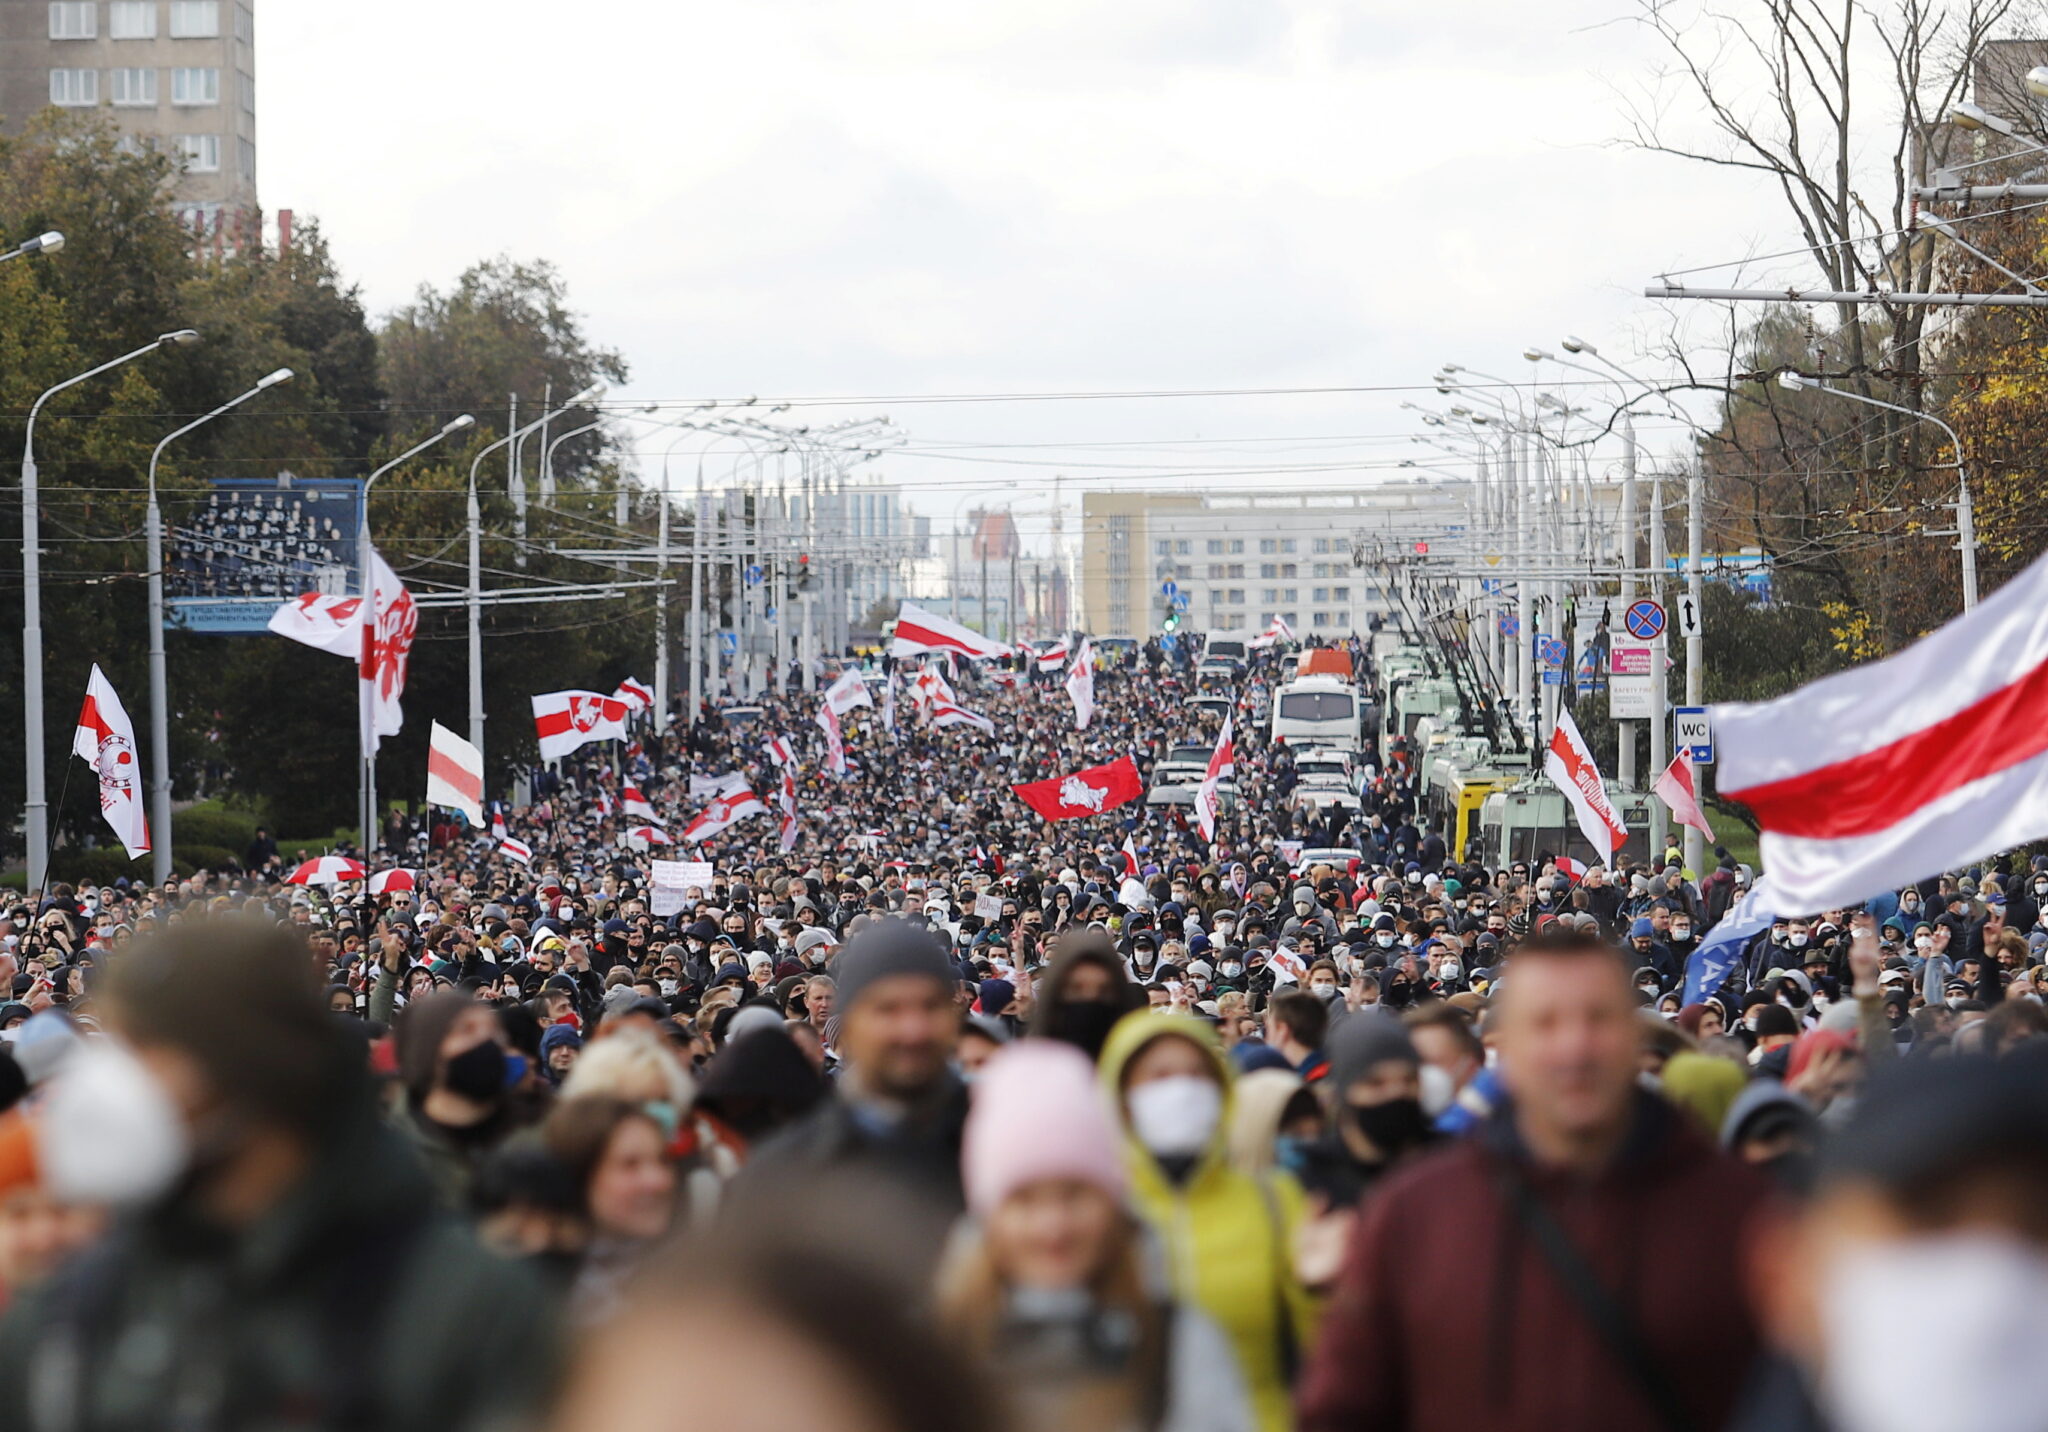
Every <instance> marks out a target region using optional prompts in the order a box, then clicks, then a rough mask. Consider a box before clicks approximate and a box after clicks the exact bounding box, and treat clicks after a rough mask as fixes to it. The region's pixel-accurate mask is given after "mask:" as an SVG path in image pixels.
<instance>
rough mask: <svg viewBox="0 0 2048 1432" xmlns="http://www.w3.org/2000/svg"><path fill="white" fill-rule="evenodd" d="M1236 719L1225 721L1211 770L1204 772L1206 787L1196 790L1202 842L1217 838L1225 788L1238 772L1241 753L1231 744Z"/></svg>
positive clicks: (1210, 754)
mask: <svg viewBox="0 0 2048 1432" xmlns="http://www.w3.org/2000/svg"><path fill="white" fill-rule="evenodd" d="M1234 719H1235V718H1234V717H1230V716H1225V717H1224V718H1223V729H1222V730H1221V731H1218V732H1217V733H1216V747H1215V749H1214V750H1212V751H1210V752H1209V767H1208V769H1207V770H1205V771H1204V772H1202V783H1201V785H1199V786H1197V787H1195V821H1196V823H1197V824H1198V825H1200V826H1201V827H1202V839H1204V840H1214V839H1215V838H1216V811H1217V808H1218V807H1219V806H1220V805H1221V804H1222V800H1223V797H1222V793H1221V788H1222V785H1223V782H1224V781H1226V780H1228V779H1229V778H1230V774H1231V772H1232V771H1235V770H1236V769H1237V749H1236V747H1235V746H1233V745H1232V744H1231V740H1230V728H1231V723H1232V721H1233V720H1234Z"/></svg>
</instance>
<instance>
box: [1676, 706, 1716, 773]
mask: <svg viewBox="0 0 2048 1432" xmlns="http://www.w3.org/2000/svg"><path fill="white" fill-rule="evenodd" d="M1671 736H1672V741H1673V743H1674V744H1675V745H1676V746H1677V748H1678V749H1679V751H1681V752H1683V753H1684V754H1686V755H1689V756H1691V757H1692V763H1693V764H1694V765H1695V766H1711V765H1713V764H1714V727H1713V722H1712V721H1711V720H1710V719H1709V717H1708V716H1707V708H1706V707H1704V706H1674V707H1672V708H1671Z"/></svg>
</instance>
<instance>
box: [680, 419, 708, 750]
mask: <svg viewBox="0 0 2048 1432" xmlns="http://www.w3.org/2000/svg"><path fill="white" fill-rule="evenodd" d="M709 514H710V508H709V507H708V506H707V504H706V503H705V501H704V459H703V458H701V457H700V458H698V459H697V521H696V523H695V525H694V526H692V527H691V529H690V710H689V719H688V720H687V721H685V723H684V729H685V730H688V729H689V728H690V727H692V726H695V725H696V724H697V713H698V712H700V711H702V710H703V709H704V656H705V652H704V629H705V625H706V623H705V621H704V534H705V533H706V532H707V531H709V530H710V526H711V523H710V521H709Z"/></svg>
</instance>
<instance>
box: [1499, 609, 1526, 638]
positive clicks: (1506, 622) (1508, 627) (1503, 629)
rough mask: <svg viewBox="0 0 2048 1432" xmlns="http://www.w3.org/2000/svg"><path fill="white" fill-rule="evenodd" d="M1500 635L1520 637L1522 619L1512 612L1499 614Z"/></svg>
mask: <svg viewBox="0 0 2048 1432" xmlns="http://www.w3.org/2000/svg"><path fill="white" fill-rule="evenodd" d="M1500 634H1501V635H1502V636H1520V635H1521V634H1522V619H1521V618H1520V617H1518V616H1516V615H1515V614H1514V613H1513V612H1502V613H1501V614H1500Z"/></svg>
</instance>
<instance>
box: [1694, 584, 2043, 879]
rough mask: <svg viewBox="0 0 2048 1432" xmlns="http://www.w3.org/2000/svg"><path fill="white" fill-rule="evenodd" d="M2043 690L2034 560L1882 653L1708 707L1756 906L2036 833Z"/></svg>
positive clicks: (1950, 866) (1977, 852) (1941, 864)
mask: <svg viewBox="0 0 2048 1432" xmlns="http://www.w3.org/2000/svg"><path fill="white" fill-rule="evenodd" d="M2044 697H2048V560H2036V561H2035V562H2034V563H2033V565H2031V566H2029V567H2028V568H2027V569H2026V570H2025V571H2023V572H2021V573H2020V574H2019V575H2018V576H2016V577H2014V578H2013V579H2012V580H2011V581H2009V582H2007V583H2006V584H2005V585H2004V586H2003V587H2000V588H1999V589H1998V590H1997V591H1996V592H1994V593H1992V594H1991V595H1990V596H1989V597H1987V598H1985V599H1984V600H1983V601H1982V602H1980V603H1979V604H1978V605H1977V606H1975V607H1974V608H1972V609H1971V610H1969V611H1967V612H1965V613H1963V614H1962V615H1961V616H1960V617H1958V618H1956V619H1955V620H1954V621H1952V622H1950V623H1948V625H1946V626H1944V627H1941V628H1940V629H1938V630H1936V631H1934V632H1931V633H1930V634H1928V635H1927V636H1925V637H1922V638H1921V639H1920V640H1919V641H1917V642H1915V643H1914V644H1913V645H1911V646H1909V647H1907V648H1906V649H1905V650H1904V651H1901V652H1899V653H1897V654H1896V655H1894V656H1890V657H1887V658H1886V659H1885V660H1883V661H1880V662H1875V663H1873V664H1871V665H1869V666H1859V667H1855V668H1852V669H1851V670H1848V671H1842V672H1837V673H1836V674H1835V675H1833V676H1828V677H1824V678H1822V679H1821V680H1819V681H1816V682H1814V683H1812V684H1811V685H1809V686H1803V687H1801V688H1800V689H1799V690H1797V691H1794V692H1793V693H1792V694H1790V695H1789V696H1781V697H1779V698H1778V699H1777V700H1775V701H1767V702H1763V703H1761V704H1757V705H1728V706H1717V707H1715V708H1714V711H1713V719H1714V733H1715V749H1716V753H1717V755H1718V759H1719V760H1720V766H1719V768H1718V769H1717V771H1716V772H1715V777H1716V781H1715V783H1716V785H1717V787H1718V788H1719V790H1720V793H1721V794H1722V795H1723V796H1725V797H1727V798H1728V799H1730V800H1735V801H1740V802H1742V803H1743V804H1744V805H1746V806H1748V807H1749V808H1750V810H1752V811H1753V812H1755V814H1756V818H1757V823H1758V825H1759V826H1761V827H1762V831H1763V838H1762V841H1761V850H1760V853H1761V855H1762V857H1763V858H1762V860H1761V862H1760V863H1761V864H1762V865H1763V866H1764V868H1765V871H1766V876H1765V879H1766V880H1768V882H1769V885H1770V887H1771V893H1772V895H1773V896H1774V897H1775V903H1773V904H1772V905H1770V907H1769V908H1770V909H1772V910H1776V911H1779V912H1784V911H1788V910H1790V911H1801V910H1827V909H1833V908H1835V907H1837V906H1841V905H1848V904H1852V903H1854V902H1856V901H1858V900H1863V899H1867V898H1869V897H1870V896H1872V895H1875V894H1877V893H1878V892H1880V891H1885V890H1897V889H1899V888H1900V887H1901V886H1903V885H1906V884H1908V883H1910V882H1912V881H1915V880H1919V879H1923V878H1925V877H1927V876H1930V875H1934V874H1937V873H1939V872H1941V871H1944V870H1954V869H1960V868H1962V867H1963V866H1966V865H1968V864H1970V863H1971V862H1972V861H1974V860H1976V859H1977V858H1978V857H1980V856H1984V855H1988V854H1991V853H1992V852H1995V851H2000V850H2011V849H2013V848H2014V847H2015V846H2020V845H2025V844H2027V843H2028V842H2030V841H2035V840H2039V839H2041V838H2043V837H2044V836H2048V721H2044V720H2043V719H2042V714H2041V713H2042V711H2043V709H2044V704H2043V698H2044ZM1845 891H1847V892H1853V893H1850V894H1846V895H1845V894H1843V893H1842V892H1845Z"/></svg>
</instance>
